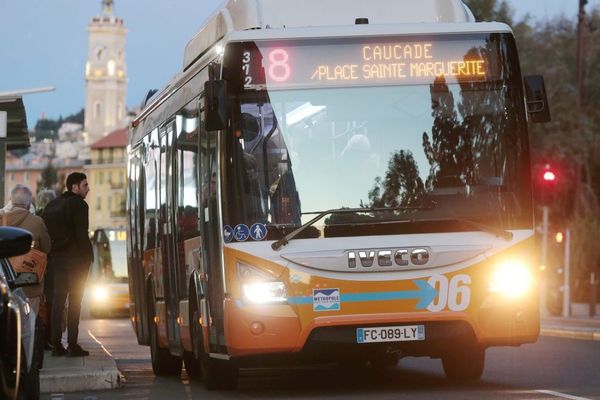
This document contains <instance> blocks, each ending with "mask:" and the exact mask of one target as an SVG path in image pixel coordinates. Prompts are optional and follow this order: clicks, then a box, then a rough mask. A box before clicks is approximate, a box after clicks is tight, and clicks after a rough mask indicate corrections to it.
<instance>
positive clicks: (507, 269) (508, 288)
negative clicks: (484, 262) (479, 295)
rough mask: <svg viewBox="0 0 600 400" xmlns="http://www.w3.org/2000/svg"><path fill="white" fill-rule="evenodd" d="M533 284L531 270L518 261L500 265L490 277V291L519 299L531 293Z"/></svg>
mask: <svg viewBox="0 0 600 400" xmlns="http://www.w3.org/2000/svg"><path fill="white" fill-rule="evenodd" d="M532 284H533V277H532V274H531V268H529V266H528V265H527V264H526V263H524V262H522V261H518V260H514V261H506V262H503V263H500V264H498V265H497V266H496V267H495V269H494V271H493V272H492V275H491V277H490V283H489V288H490V291H492V292H496V293H501V294H503V295H506V296H508V297H518V296H522V295H524V294H525V293H527V292H529V290H530V289H531V286H532Z"/></svg>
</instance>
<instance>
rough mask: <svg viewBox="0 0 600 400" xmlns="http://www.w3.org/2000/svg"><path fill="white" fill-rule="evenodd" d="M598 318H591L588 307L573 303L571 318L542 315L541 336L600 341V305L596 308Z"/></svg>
mask: <svg viewBox="0 0 600 400" xmlns="http://www.w3.org/2000/svg"><path fill="white" fill-rule="evenodd" d="M596 312H597V314H596V316H595V317H593V318H590V317H589V314H588V305H587V304H577V303H573V304H572V305H571V316H570V317H569V318H564V317H561V316H550V315H542V318H541V334H542V335H543V336H555V337H563V338H570V339H581V340H597V341H600V315H598V314H600V304H599V305H597V306H596Z"/></svg>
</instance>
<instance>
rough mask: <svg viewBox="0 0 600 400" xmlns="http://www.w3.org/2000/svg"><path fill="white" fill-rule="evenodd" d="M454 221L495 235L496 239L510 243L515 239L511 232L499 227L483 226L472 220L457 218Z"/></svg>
mask: <svg viewBox="0 0 600 400" xmlns="http://www.w3.org/2000/svg"><path fill="white" fill-rule="evenodd" d="M454 220H455V221H458V222H460V223H461V224H463V225H466V226H469V227H472V228H475V229H478V230H480V231H482V232H488V233H491V234H493V235H495V236H496V237H499V238H502V239H504V240H506V241H507V242H510V241H511V240H512V239H513V233H512V232H511V231H507V230H506V229H502V228H498V227H497V226H494V225H489V224H482V223H481V222H475V221H473V220H471V219H462V218H455V219H454Z"/></svg>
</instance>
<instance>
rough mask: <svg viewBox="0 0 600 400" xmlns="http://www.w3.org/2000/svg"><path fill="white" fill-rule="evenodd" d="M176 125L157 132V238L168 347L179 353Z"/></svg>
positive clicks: (171, 122)
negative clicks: (174, 155) (174, 162)
mask: <svg viewBox="0 0 600 400" xmlns="http://www.w3.org/2000/svg"><path fill="white" fill-rule="evenodd" d="M174 126H175V122H174V121H173V120H171V121H169V122H167V124H166V125H164V126H163V127H162V128H161V130H160V189H159V198H160V210H159V219H160V224H159V237H160V242H159V243H160V253H161V263H162V267H163V268H162V272H163V276H162V279H163V281H164V301H165V307H166V317H167V318H166V324H167V336H168V339H169V347H170V348H171V349H173V350H181V343H180V338H179V326H178V324H177V317H178V316H179V293H178V292H179V290H178V287H177V282H178V268H177V249H176V246H175V229H174V222H175V221H174V212H175V206H176V205H175V204H173V197H174V196H173V157H172V151H173V135H174V132H173V131H174Z"/></svg>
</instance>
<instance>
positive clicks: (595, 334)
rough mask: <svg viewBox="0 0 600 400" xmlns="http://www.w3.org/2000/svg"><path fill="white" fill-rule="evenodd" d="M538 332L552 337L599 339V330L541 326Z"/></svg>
mask: <svg viewBox="0 0 600 400" xmlns="http://www.w3.org/2000/svg"><path fill="white" fill-rule="evenodd" d="M540 333H541V335H542V336H552V337H560V338H567V339H578V340H593V341H600V330H594V331H583V330H581V331H578V330H566V329H555V328H542V329H541V330H540Z"/></svg>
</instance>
